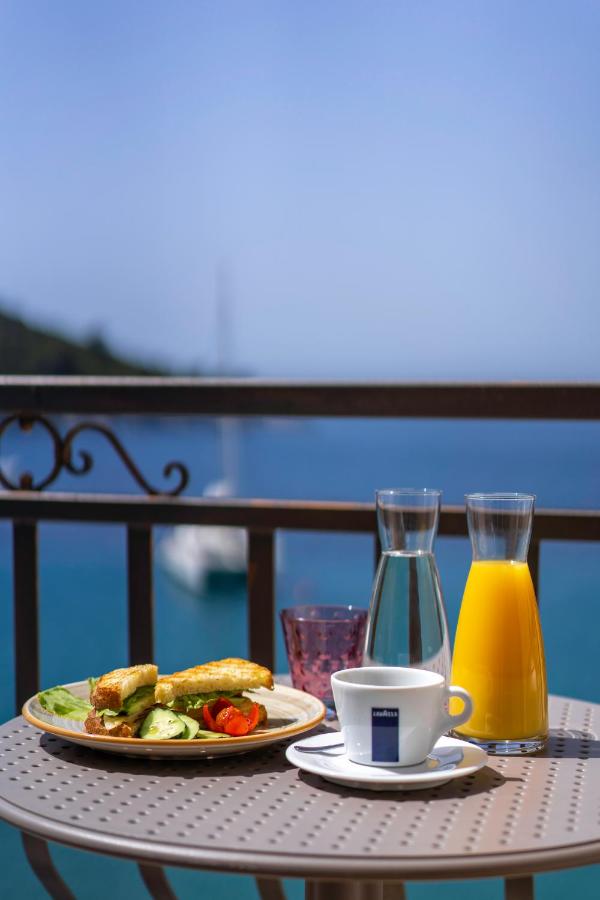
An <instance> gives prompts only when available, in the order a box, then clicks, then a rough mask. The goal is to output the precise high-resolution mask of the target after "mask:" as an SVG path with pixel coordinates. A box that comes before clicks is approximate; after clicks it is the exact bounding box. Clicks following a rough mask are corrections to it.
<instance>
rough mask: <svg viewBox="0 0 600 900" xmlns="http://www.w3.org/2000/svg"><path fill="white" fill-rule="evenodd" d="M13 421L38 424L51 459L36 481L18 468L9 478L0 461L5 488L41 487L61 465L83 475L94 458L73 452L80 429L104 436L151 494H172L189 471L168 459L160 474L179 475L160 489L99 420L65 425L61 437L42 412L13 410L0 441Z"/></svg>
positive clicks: (26, 427)
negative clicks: (46, 439)
mask: <svg viewBox="0 0 600 900" xmlns="http://www.w3.org/2000/svg"><path fill="white" fill-rule="evenodd" d="M13 423H17V424H18V426H19V428H20V429H21V431H23V432H27V431H31V430H32V429H33V427H34V425H41V426H42V428H43V429H44V430H45V431H46V433H47V434H48V435H49V437H50V439H51V441H52V448H53V453H54V461H53V464H52V467H51V468H50V471H49V472H48V474H47V475H46V476H45V477H43V478H41V479H40V480H39V481H37V482H35V481H34V477H33V474H32V473H31V472H28V471H25V472H21V474H20V475H19V476H18V479H17V481H16V482H15V481H14V480H12V479H11V478H9V476H8V475H7V474H6V472H5V471H4V470H3V468H2V465H1V464H0V484H2V485H3V487H5V488H6V489H7V490H9V491H19V490H27V491H43V490H44V488H46V487H48V485H49V484H52V482H53V481H56V479H57V478H58V476H59V475H60V474H61V472H62V471H63V469H66V470H67V471H68V472H70V473H71V474H72V475H85V474H86V473H87V472H89V471H90V469H92V467H93V465H94V459H93V457H92V455H91V453H89V452H88V451H87V450H78V451H77V456H74V448H73V442H74V441H75V439H76V438H77V437H78V436H79V435H80V434H81V433H82V432H90V431H93V432H96V433H97V434H101V435H102V436H103V437H104V438H106V440H107V441H108V443H109V444H110V445H111V447H112V448H113V450H114V451H115V453H116V454H117V456H118V457H119V459H120V460H121V462H122V463H123V464H124V465H125V467H126V469H127V471H128V472H129V473H130V475H131V476H132V478H133V479H134V480H135V481H136V482H137V483H138V485H139V486H140V487H141V488H142V489H143V490H144V491H145V492H146V493H147V494H151V495H153V496H155V495H157V494H162V495H164V496H167V497H176V496H177V495H178V494H180V493H181V492H182V491H183V490H185V488H186V486H187V484H188V481H189V478H190V475H189V471H188V469H187V467H186V466H184V464H183V463H181V462H169V463H167V464H166V465H165V466H164V468H163V476H164V478H166V479H169V478H171V476H172V475H173V474H177V475H179V479H178V481H177V483H176V484H175V485H174V486H173V487H171V488H170V489H168V490H167V489H164V490H160V489H158V488H156V487H154V486H153V485H152V484H150V482H149V481H148V480H147V479H146V478H145V477H144V476H143V475H142V473H141V471H140V469H139V468H138V467H137V466H136V464H135V463H134V461H133V460H132V458H131V457H130V456H129V454H128V453H127V451H126V450H125V448H124V446H123V444H122V443H121V442H120V440H119V439H118V438H117V436H116V435H115V434H114V432H113V431H111V429H110V428H109V427H108V426H107V425H102V424H100V423H99V422H80V423H79V424H78V425H74V426H73V427H72V428H69V430H68V431H67V432H66V433H65V434H64V436H62V437H61V434H60V432H59V431H58V429H57V428H56V426H55V425H54V424H53V423H52V422H51V421H50V419H47V418H46V417H45V416H41V415H37V414H36V415H32V414H31V413H15V414H13V415H10V416H7V417H6V418H5V419H3V420H2V421H1V422H0V441H1V439H2V437H3V435H4V433H5V432H6V430H7V429H8V428H10V426H11V425H12V424H13Z"/></svg>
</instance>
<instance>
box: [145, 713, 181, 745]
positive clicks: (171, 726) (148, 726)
mask: <svg viewBox="0 0 600 900" xmlns="http://www.w3.org/2000/svg"><path fill="white" fill-rule="evenodd" d="M186 727H187V726H186V723H185V722H183V721H182V720H181V718H180V717H179V716H178V715H177V713H174V712H173V711H172V710H170V709H153V710H152V711H151V712H150V713H148V715H147V716H146V718H145V719H144V722H143V724H142V727H141V728H140V737H141V738H148V739H149V740H150V739H151V740H154V741H167V740H169V738H176V737H180V736H182V735H183V732H184V731H185V730H186Z"/></svg>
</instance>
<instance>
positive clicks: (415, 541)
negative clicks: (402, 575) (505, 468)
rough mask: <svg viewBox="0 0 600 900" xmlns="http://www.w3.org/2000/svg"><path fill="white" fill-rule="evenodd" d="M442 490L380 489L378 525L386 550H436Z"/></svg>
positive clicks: (382, 544)
mask: <svg viewBox="0 0 600 900" xmlns="http://www.w3.org/2000/svg"><path fill="white" fill-rule="evenodd" d="M440 497H441V492H440V491H433V490H408V489H396V490H388V491H377V494H376V500H377V525H378V529H379V540H380V542H381V549H382V550H383V551H385V552H390V551H391V552H393V551H396V552H405V553H433V542H434V539H435V535H436V533H437V527H438V520H439V515H440Z"/></svg>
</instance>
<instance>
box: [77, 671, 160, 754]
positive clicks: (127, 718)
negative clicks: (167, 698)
mask: <svg viewBox="0 0 600 900" xmlns="http://www.w3.org/2000/svg"><path fill="white" fill-rule="evenodd" d="M157 678H158V668H157V666H154V665H151V664H149V663H148V664H144V665H141V666H129V668H127V669H114V671H112V672H108V673H107V674H106V675H102V676H101V677H100V678H99V679H98V680H97V681H96V683H95V685H94V687H93V688H92V691H91V693H90V703H91V704H92V706H93V707H94V708H93V709H92V711H91V712H90V714H89V715H88V717H87V719H86V720H85V723H84V726H85V730H86V731H87V732H89V733H90V734H109V735H112V736H113V737H134V735H135V734H136V733H137V731H138V730H139V728H140V725H141V724H142V722H143V720H144V718H145V716H146V714H147V712H148V710H149V709H150V708H151V707H152V706H154V705H155V703H156V700H155V697H154V689H155V685H156V679H157Z"/></svg>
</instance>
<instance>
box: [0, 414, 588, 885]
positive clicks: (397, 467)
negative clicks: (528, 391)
mask: <svg viewBox="0 0 600 900" xmlns="http://www.w3.org/2000/svg"><path fill="white" fill-rule="evenodd" d="M63 424H65V423H63ZM114 427H115V429H116V431H117V433H118V435H119V436H120V438H121V440H122V441H123V443H124V444H125V446H126V447H127V448H128V450H129V451H130V452H131V454H132V456H133V457H134V458H135V459H136V461H137V462H138V464H139V465H140V467H141V468H142V470H143V472H144V473H145V475H146V476H147V478H148V479H149V480H150V481H152V482H154V483H155V484H157V485H161V484H164V482H163V481H162V474H161V473H162V467H163V465H164V463H165V462H167V461H169V460H171V459H179V460H181V461H183V462H185V463H186V464H187V465H188V466H189V468H190V471H191V473H192V478H191V483H190V486H189V488H188V491H187V493H188V494H190V495H200V494H201V493H202V492H203V490H204V487H205V486H206V484H207V483H208V482H210V481H213V480H215V479H217V478H220V477H222V474H223V473H222V471H221V453H220V431H219V428H218V426H217V423H216V422H215V421H213V420H210V419H200V420H199V419H196V420H194V421H189V420H181V419H176V418H173V419H158V420H157V419H154V420H146V419H144V420H139V419H138V420H134V419H129V418H123V419H118V420H115V421H114ZM235 431H236V440H235V455H236V456H237V470H238V483H239V494H240V496H244V497H270V498H301V499H327V500H361V501H363V500H367V501H368V500H371V499H372V498H373V492H374V490H375V488H377V487H394V486H411V485H412V486H429V487H438V488H441V489H442V490H443V492H444V501H445V502H447V503H460V502H461V501H462V498H463V494H464V493H465V492H467V491H470V490H521V491H530V492H533V493H535V494H536V495H537V498H538V505H539V506H544V507H569V508H574V507H575V508H598V507H600V465H599V462H598V457H599V449H600V424H596V423H542V422H540V423H525V422H523V423H510V422H467V421H464V422H463V421H452V422H447V421H411V420H403V421H379V420H374V421H364V420H360V421H357V420H336V421H333V420H257V421H250V420H249V421H244V420H240V421H239V422H238V424H237V426H236V429H235ZM76 446H77V447H80V448H82V449H86V450H89V451H90V452H92V454H93V456H94V459H95V465H94V468H93V470H92V471H91V472H90V473H89V474H88V475H86V476H84V477H83V478H75V477H74V476H71V475H63V476H61V479H60V480H59V481H58V482H57V483H56V485H55V486H54V487H55V489H60V490H68V491H70V490H73V491H84V490H86V491H92V490H93V491H103V492H111V493H113V492H125V493H137V492H138V489H137V488H136V486H135V484H134V483H133V482H132V481H131V478H130V476H129V475H128V473H127V472H126V471H124V469H123V467H122V465H121V463H120V462H119V460H118V459H116V458H115V456H114V453H113V451H112V450H111V448H110V447H108V446H107V445H105V443H104V442H103V439H102V438H101V437H98V436H95V435H90V436H83V435H82V436H81V437H80V439H79V443H78V444H76ZM50 454H51V447H50V443H49V440H48V438H47V436H46V435H44V433H43V432H41V431H38V430H37V429H34V431H33V433H32V434H31V435H21V434H19V433H10V434H8V435H7V436H6V437H5V438H3V444H2V447H1V450H0V458H1V462H2V465H3V466H4V467H5V468H7V469H8V470H9V471H12V472H15V471H17V470H18V469H19V467H24V466H26V467H27V468H29V469H32V470H33V472H34V474H36V476H38V477H41V476H42V475H43V474H44V472H45V471H47V470H48V468H49V466H50ZM160 538H161V532H160V530H157V532H156V540H157V541H159V540H160ZM280 546H281V548H282V560H283V564H282V566H281V569H280V571H279V573H278V578H277V604H278V607H283V606H285V605H289V604H291V603H295V602H309V603H310V602H333V603H342V602H345V603H350V602H351V603H355V604H358V605H362V606H366V605H367V604H368V601H369V594H370V588H371V578H372V574H373V543H372V539H371V538H369V537H366V536H354V535H349V536H340V535H327V534H314V533H288V532H286V533H284V534H283V535H282V537H281V544H280ZM436 555H437V560H438V565H439V569H440V574H441V578H442V584H443V588H444V595H445V601H446V606H447V611H448V618H449V621H450V627H451V630H452V631H453V630H454V628H455V626H456V621H457V616H458V609H459V604H460V598H461V594H462V589H463V587H464V582H465V579H466V575H467V571H468V567H469V562H470V550H469V545H468V542H467V540H466V539H456V538H452V539H449V538H446V539H439V540H438V541H437V544H436ZM10 556H11V539H10V529H9V526H8V525H7V524H0V585H1V587H2V595H3V598H4V602H3V603H2V604H0V645H1V652H0V676H1V679H0V685H1V688H0V713H1V716H2V720H4V719H6V718H9V717H11V716H12V715H14V710H13V675H12V665H13V655H12V654H13V651H12V609H11V606H12V598H11V576H12V573H11V560H10ZM40 592H41V647H42V660H41V670H42V682H43V685H44V686H50V685H53V684H57V683H61V682H67V681H73V680H77V679H79V678H82V677H85V676H87V675H90V674H97V673H101V672H104V671H107V670H109V669H111V668H114V667H115V666H118V665H121V664H123V661H124V660H125V659H126V631H125V628H126V570H125V534H124V529H123V528H122V527H118V526H100V525H81V526H80V525H78V526H76V527H75V526H71V525H53V524H46V525H43V526H42V527H41V534H40ZM540 603H541V611H542V624H543V629H544V636H545V643H546V655H547V664H548V673H549V684H550V689H551V691H552V692H554V693H558V694H570V695H572V696H575V697H581V698H584V699H589V700H594V701H598V702H600V683H599V677H598V673H597V672H596V671H595V670H594V664H595V663H594V661H595V660H596V659H597V658H598V648H599V631H600V548H599V547H598V546H597V545H594V544H593V543H580V544H568V543H547V544H545V545H543V547H542V554H541V581H540ZM156 635H157V639H156V640H157V646H156V657H157V662H158V663H159V665H160V667H161V669H163V670H164V671H168V670H170V669H173V668H175V667H177V668H182V667H185V666H188V665H192V664H195V663H197V662H199V661H202V660H204V659H206V658H218V657H219V656H231V655H240V656H244V655H246V653H247V634H246V597H245V593H244V590H243V589H239V590H237V591H233V592H229V593H213V594H212V595H211V594H206V595H204V596H192V595H190V594H188V593H186V592H185V591H183V590H182V589H181V588H179V587H178V586H177V585H175V584H174V583H172V582H171V581H170V580H169V578H168V577H167V576H166V575H165V574H164V573H163V572H162V571H161V570H160V569H159V568H158V567H157V570H156ZM277 653H278V656H277V668H278V670H279V671H285V670H286V668H287V666H286V660H285V653H284V650H283V645H282V640H281V634H280V633H279V634H278V647H277ZM0 835H1V837H2V841H1V843H0V854H1V868H0V871H1V872H2V876H1V877H0V895H1V896H2V898H6V900H9V898H21V897H28V898H31V900H36V898H42V897H44V896H46V894H45V892H44V891H43V889H42V888H41V887H40V886H39V884H38V883H37V881H36V879H35V877H34V876H33V875H32V874H31V872H30V870H29V868H28V866H27V864H26V862H25V858H24V854H23V852H22V849H21V844H20V840H19V836H18V835H17V833H16V832H15V831H13V829H11V828H9V827H8V826H6V825H0ZM53 853H54V857H55V859H56V861H57V863H58V865H59V868H60V869H61V871H62V872H63V874H64V876H65V878H66V879H67V881H68V882H69V884H70V885H71V887H72V889H73V891H74V893H75V895H76V896H77V897H78V898H83V900H100V898H103V897H105V895H106V888H105V885H106V884H108V883H109V884H110V893H111V898H112V900H132V898H137V897H140V898H142V897H145V896H147V895H146V893H145V889H144V888H143V885H142V882H141V879H140V877H139V875H138V873H137V869H136V867H135V866H134V865H133V864H131V863H126V862H122V861H114V860H110V859H106V858H103V857H100V856H95V855H93V854H89V853H81V852H77V851H74V850H70V849H66V848H60V847H54V848H53ZM169 875H170V877H171V880H172V884H173V886H174V889H175V891H176V893H177V894H178V896H179V897H181V898H192V897H196V896H210V897H211V898H213V900H218V898H236V900H237V898H239V900H250V898H252V900H255V898H257V897H258V895H257V892H256V889H255V886H254V882H253V880H252V879H250V878H246V877H241V876H227V875H216V874H210V873H202V872H189V871H184V870H170V871H169ZM107 878H108V879H109V880H108V881H107V880H106V879H107ZM287 887H288V896H289V897H290V898H291V900H292V898H293V900H299V898H300V897H302V896H303V888H302V885H301V883H300V882H297V881H290V882H288V883H287ZM536 890H537V895H536V896H537V897H538V898H542V900H550V898H562V897H563V896H565V895H566V894H567V892H572V893H573V894H576V895H577V896H578V897H579V898H581V900H585V898H592V897H594V898H596V897H597V896H598V894H599V892H600V869H598V868H596V867H593V868H588V869H578V870H573V871H570V872H564V873H558V874H552V875H544V876H540V877H538V878H536ZM434 893H435V896H436V900H445V898H448V900H451V898H459V897H460V898H461V900H470V898H473V900H475V898H478V900H479V898H481V900H500V898H501V897H502V883H501V882H500V881H499V880H490V881H477V882H461V883H445V884H442V885H435V886H428V885H416V884H415V885H413V884H411V885H409V889H408V896H409V898H410V900H418V898H423V900H425V898H432V897H433V896H434Z"/></svg>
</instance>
